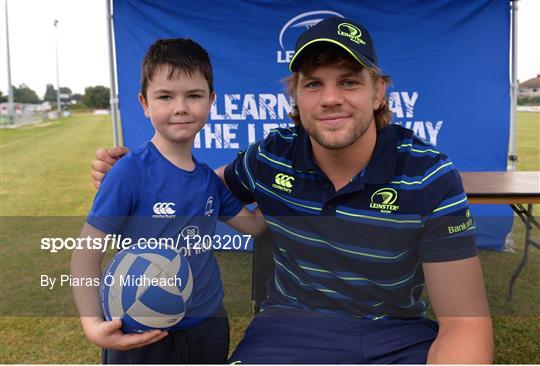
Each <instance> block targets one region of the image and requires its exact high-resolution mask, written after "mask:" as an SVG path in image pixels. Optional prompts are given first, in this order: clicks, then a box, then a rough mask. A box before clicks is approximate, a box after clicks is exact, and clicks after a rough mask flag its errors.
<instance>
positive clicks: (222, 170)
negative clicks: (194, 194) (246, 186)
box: [214, 165, 230, 190]
mask: <svg viewBox="0 0 540 366" xmlns="http://www.w3.org/2000/svg"><path fill="white" fill-rule="evenodd" d="M226 166H227V165H222V166H220V167H219V168H216V169H215V170H214V173H216V175H217V176H218V177H219V179H221V181H222V182H223V184H225V187H227V188H229V186H228V185H227V181H226V180H225V167H226ZM229 190H230V188H229Z"/></svg>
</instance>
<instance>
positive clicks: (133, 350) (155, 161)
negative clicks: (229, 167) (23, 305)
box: [71, 39, 265, 364]
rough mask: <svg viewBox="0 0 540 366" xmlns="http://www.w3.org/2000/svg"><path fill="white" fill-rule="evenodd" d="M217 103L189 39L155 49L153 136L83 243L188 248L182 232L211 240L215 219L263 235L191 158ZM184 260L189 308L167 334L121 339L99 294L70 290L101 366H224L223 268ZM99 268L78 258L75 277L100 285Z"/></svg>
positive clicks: (148, 90) (105, 195)
mask: <svg viewBox="0 0 540 366" xmlns="http://www.w3.org/2000/svg"><path fill="white" fill-rule="evenodd" d="M214 97H215V94H214V89H213V78H212V66H211V64H210V60H209V57H208V53H207V52H206V51H205V50H204V49H203V48H202V47H201V46H199V45H198V44H197V43H195V42H193V41H191V40H189V39H162V40H158V41H156V42H155V43H154V44H153V45H152V46H151V47H150V49H149V50H148V53H147V54H146V56H145V58H144V61H143V65H142V85H141V93H140V94H139V101H140V103H141V105H142V107H143V109H144V114H145V115H146V116H147V117H149V118H150V120H151V122H152V125H153V127H154V129H155V134H154V136H153V137H152V139H151V140H150V141H148V142H146V143H144V144H143V145H142V146H141V147H139V148H138V149H135V150H133V151H132V152H130V153H129V154H128V155H127V156H126V157H125V158H123V159H121V160H120V161H119V162H118V164H116V165H115V167H114V168H113V169H112V170H111V171H110V172H109V173H108V174H107V176H106V177H105V179H104V181H103V184H102V185H101V187H100V190H99V192H98V193H97V195H96V197H95V199H94V204H93V207H92V209H91V211H90V213H89V215H88V217H87V219H86V224H85V226H84V228H83V230H82V234H81V236H82V237H87V236H90V237H92V238H100V237H101V238H102V237H105V236H106V235H107V234H122V236H123V237H129V238H130V239H132V241H133V242H137V240H138V239H140V238H177V237H178V236H179V235H180V236H181V237H184V239H185V237H186V236H185V235H184V234H185V233H186V232H189V233H191V234H198V235H199V236H200V237H203V236H205V235H210V237H212V236H213V234H214V230H215V226H216V223H217V219H218V217H219V218H220V219H223V218H225V219H227V223H228V224H229V225H231V226H232V227H234V228H236V229H238V230H240V231H242V232H245V233H248V234H253V235H256V234H258V233H260V232H262V231H263V230H264V227H265V223H264V220H263V219H262V217H258V218H256V217H255V215H254V214H253V213H251V212H250V211H248V210H247V209H245V208H243V205H242V203H241V202H240V201H238V200H237V199H236V198H234V197H233V196H232V195H231V193H230V192H229V191H228V190H227V188H226V187H225V186H224V184H223V183H222V182H221V180H220V179H219V178H218V177H217V176H216V175H215V173H214V172H213V170H212V169H210V168H209V167H208V166H207V165H205V164H202V163H199V162H198V161H196V160H195V159H194V158H193V156H192V154H191V150H192V147H193V141H194V139H195V135H196V134H197V132H198V131H199V130H201V128H202V127H203V126H204V124H205V123H206V120H207V117H208V113H209V112H210V107H211V105H212V102H213V100H214ZM188 236H189V235H188ZM184 244H186V243H185V242H184ZM194 244H195V243H191V246H192V247H191V248H192V249H194V248H193V245H194ZM186 253H188V255H187V256H186V257H187V258H188V261H189V263H190V266H191V270H192V273H193V278H194V279H193V284H194V288H193V292H192V301H191V304H190V307H189V309H188V312H187V314H186V317H185V318H184V319H183V320H182V321H181V322H180V323H179V324H178V325H176V326H175V327H174V328H172V330H171V331H169V332H164V331H159V330H155V331H151V332H146V333H143V334H124V333H122V332H121V330H120V327H121V321H120V320H114V321H111V322H106V321H104V319H103V317H102V315H101V310H100V305H99V298H98V295H99V290H98V287H89V288H88V287H74V295H75V302H76V305H77V309H78V311H79V315H80V316H81V323H82V326H83V329H84V333H85V335H86V336H87V338H88V339H89V340H90V341H91V342H93V343H94V344H96V345H98V346H101V347H103V348H104V351H103V362H104V363H139V364H140V363H205V364H209V363H225V362H226V360H227V355H228V349H229V324H228V320H227V315H226V311H225V309H224V307H223V305H222V300H223V285H222V282H221V278H220V273H219V268H218V264H217V262H216V259H215V258H214V256H213V255H212V252H211V251H204V250H203V251H200V250H199V251H195V250H191V251H190V250H189V248H188V251H186ZM102 258H103V254H102V253H101V251H97V250H90V249H80V250H76V251H74V253H73V256H72V262H71V272H72V276H73V277H81V278H89V277H92V278H99V277H100V272H101V271H100V266H101V261H102Z"/></svg>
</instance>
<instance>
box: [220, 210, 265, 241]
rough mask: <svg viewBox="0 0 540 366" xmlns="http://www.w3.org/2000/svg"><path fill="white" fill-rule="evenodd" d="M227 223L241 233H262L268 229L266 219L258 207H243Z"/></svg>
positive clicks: (254, 234) (255, 234)
mask: <svg viewBox="0 0 540 366" xmlns="http://www.w3.org/2000/svg"><path fill="white" fill-rule="evenodd" d="M225 223H226V224H227V225H229V226H230V227H232V228H233V229H236V230H238V231H240V232H241V233H244V234H249V235H253V236H257V235H260V234H262V233H263V232H264V231H265V230H266V221H264V216H263V215H262V213H261V210H259V208H258V207H257V208H255V210H253V211H250V210H248V209H247V208H246V207H243V208H242V210H241V211H240V212H239V213H238V214H237V215H236V216H234V217H233V218H231V219H229V220H228V221H225Z"/></svg>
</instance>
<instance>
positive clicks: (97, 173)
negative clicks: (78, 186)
mask: <svg viewBox="0 0 540 366" xmlns="http://www.w3.org/2000/svg"><path fill="white" fill-rule="evenodd" d="M128 151H129V149H128V148H127V147H124V146H117V147H113V148H112V149H99V150H97V151H96V158H95V159H94V160H92V163H91V165H92V184H93V185H94V187H96V189H98V188H99V186H100V185H101V181H102V180H103V177H104V176H105V173H107V172H108V171H109V170H110V169H111V168H112V166H113V165H114V164H115V163H116V162H117V161H118V159H120V158H121V157H122V156H124V155H125V154H127V152H128Z"/></svg>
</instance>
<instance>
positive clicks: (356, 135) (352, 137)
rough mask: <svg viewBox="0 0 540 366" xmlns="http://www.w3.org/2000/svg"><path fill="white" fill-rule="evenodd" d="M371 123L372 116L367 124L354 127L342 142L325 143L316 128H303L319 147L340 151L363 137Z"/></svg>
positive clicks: (372, 121)
mask: <svg viewBox="0 0 540 366" xmlns="http://www.w3.org/2000/svg"><path fill="white" fill-rule="evenodd" d="M372 123H375V121H374V118H373V116H372V118H371V120H370V121H369V122H368V123H364V124H361V125H355V126H354V128H353V129H352V131H351V132H352V133H350V134H349V135H348V136H346V138H345V139H344V141H326V138H325V137H324V135H323V134H322V133H319V131H317V128H316V127H311V126H310V127H306V126H304V130H306V132H307V134H308V135H309V136H310V137H311V138H313V139H314V140H315V141H317V143H318V144H319V145H321V146H322V147H324V148H325V149H328V150H341V149H345V148H347V147H349V146H351V145H353V144H354V143H355V142H356V141H358V140H359V139H360V138H361V137H362V136H364V134H365V133H366V131H367V130H368V129H369V126H370V125H371V124H372Z"/></svg>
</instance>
